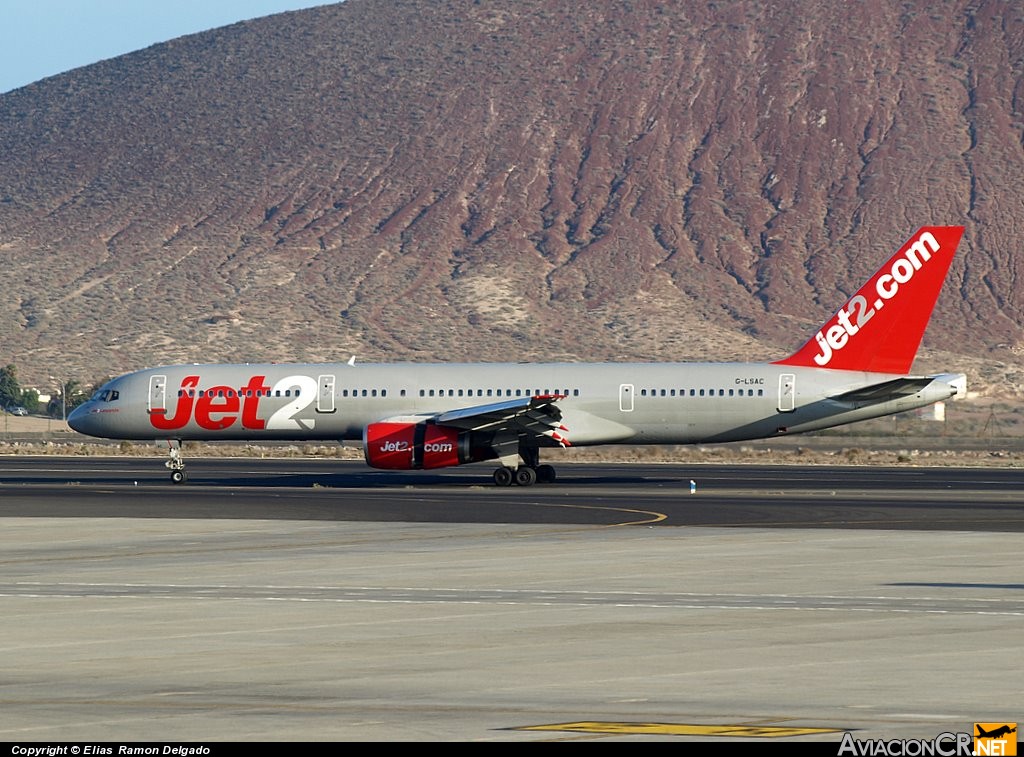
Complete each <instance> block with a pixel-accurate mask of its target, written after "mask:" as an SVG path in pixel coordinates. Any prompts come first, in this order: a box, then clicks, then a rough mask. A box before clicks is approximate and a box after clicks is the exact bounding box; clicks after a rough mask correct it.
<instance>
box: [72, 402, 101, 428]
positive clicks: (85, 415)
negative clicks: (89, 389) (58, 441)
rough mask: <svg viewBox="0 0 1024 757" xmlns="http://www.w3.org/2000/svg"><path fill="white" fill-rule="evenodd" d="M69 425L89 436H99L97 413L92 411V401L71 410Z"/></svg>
mask: <svg viewBox="0 0 1024 757" xmlns="http://www.w3.org/2000/svg"><path fill="white" fill-rule="evenodd" d="M68 425H69V426H71V428H73V429H74V430H75V431H77V432H78V433H80V434H87V435H88V436H99V434H98V433H97V431H98V425H99V424H98V423H97V417H96V414H95V413H93V412H92V403H91V402H86V403H85V404H83V405H79V406H78V407H76V408H75V409H74V410H72V411H71V415H69V416H68Z"/></svg>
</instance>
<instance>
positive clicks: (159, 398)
mask: <svg viewBox="0 0 1024 757" xmlns="http://www.w3.org/2000/svg"><path fill="white" fill-rule="evenodd" d="M148 410H149V412H150V413H153V412H157V413H162V412H164V411H166V410H167V377H166V376H150V377H149V407H148Z"/></svg>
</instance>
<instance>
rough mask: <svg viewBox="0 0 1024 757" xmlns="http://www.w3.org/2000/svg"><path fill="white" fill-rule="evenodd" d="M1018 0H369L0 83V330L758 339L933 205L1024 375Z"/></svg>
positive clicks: (156, 337)
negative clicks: (957, 231)
mask: <svg viewBox="0 0 1024 757" xmlns="http://www.w3.org/2000/svg"><path fill="white" fill-rule="evenodd" d="M1022 135H1024V8H1022V7H1021V6H1019V5H1017V4H1014V3H1006V2H988V1H986V0H970V1H968V0H945V2H933V1H931V0H929V1H928V2H925V1H924V0H920V1H918V2H911V1H909V0H908V1H903V2H899V1H896V0H886V1H882V0H867V1H866V2H858V3H819V2H813V1H811V0H772V1H769V2H749V1H743V2H738V1H732V2H730V1H727V0H709V1H706V2H692V3H691V2H686V3H661V2H655V1H654V0H650V1H647V0H632V1H629V2H627V1H625V0H592V1H591V2H588V3H585V4H580V3H576V2H570V1H569V0H519V1H518V2H515V3H508V2H503V1H499V0H493V1H492V0H477V1H476V2H469V1H468V0H450V1H448V2H439V1H437V0H348V2H345V3H341V4H337V5H328V6H323V7H319V8H313V9H310V10H304V11H299V12H294V13H286V14H281V15H276V16H270V17H266V18H262V19H258V20H255V21H250V22H245V23H239V24H235V25H232V26H228V27H224V28H221V29H216V30H213V31H210V32H206V33H203V34H197V35H193V36H188V37H183V38H180V39H176V40H172V41H170V42H167V43H165V44H160V45H156V46H153V47H150V48H148V49H145V50H142V51H139V52H136V53H132V54H130V55H126V56H123V57H120V58H116V59H112V60H108V61H104V62H101V63H97V64H95V65H92V66H88V67H85V68H81V69H77V70H75V71H71V72H69V73H66V74H63V75H61V76H57V77H53V78H50V79H46V80H43V81H41V82H38V83H36V84H33V85H31V86H28V87H24V88H22V89H19V90H15V91H14V92H10V93H8V94H5V95H2V96H0V259H2V260H3V261H4V279H5V282H6V286H5V289H6V296H5V297H4V298H3V300H2V304H0V307H2V315H0V347H2V349H0V352H2V353H3V354H0V362H2V363H4V364H6V363H8V362H14V363H16V364H17V365H18V367H19V375H20V376H21V377H22V381H23V383H26V384H30V383H32V382H33V381H34V382H36V383H45V381H46V380H47V376H50V375H54V374H55V373H59V374H61V375H68V376H74V377H77V378H80V379H81V380H83V381H88V380H91V379H93V378H96V377H99V376H102V375H109V374H112V373H117V372H121V371H126V370H130V369H133V368H137V367H142V366H145V365H155V364H160V363H165V362H172V361H173V362H179V361H186V362H187V361H216V360H247V361H257V360H277V361H284V360H318V359H342V360H344V359H347V358H348V357H349V355H351V354H353V353H355V354H357V355H358V356H359V358H360V359H361V360H383V361H390V360H399V359H401V360H421V359H442V360H453V361H454V360H534V359H545V360H593V359H613V360H618V359H640V360H683V359H698V360H699V359H716V360H717V359H765V358H772V357H778V356H782V355H784V354H788V353H789V352H790V351H792V350H793V349H795V348H796V347H797V346H799V344H800V343H802V342H803V341H804V340H805V339H806V338H807V337H808V336H809V334H810V333H811V331H812V330H813V329H814V328H816V327H817V326H818V325H819V324H820V323H821V322H822V321H823V320H824V319H825V318H826V317H827V316H828V315H830V314H831V313H832V312H834V310H835V309H836V308H837V307H838V306H839V305H841V304H842V303H843V302H844V299H845V298H846V297H847V296H849V295H850V294H851V293H852V290H853V289H855V288H856V287H857V286H858V285H859V284H860V283H861V282H862V280H864V279H865V278H866V277H867V276H868V275H869V274H870V273H871V272H872V271H873V270H874V269H875V268H876V267H877V266H878V265H879V264H880V263H881V262H882V261H884V259H886V258H887V257H888V255H889V253H890V252H891V251H893V250H895V248H896V247H897V246H899V245H900V244H901V243H902V242H903V241H904V240H905V239H907V238H908V237H909V235H910V234H911V233H912V232H913V231H914V230H915V229H916V228H917V227H918V226H920V225H923V224H965V225H966V227H967V231H966V234H965V237H964V240H963V242H962V243H961V246H960V251H959V254H958V257H957V259H956V260H955V261H954V263H953V270H952V273H951V275H950V279H949V281H948V282H947V286H946V288H945V290H944V292H943V294H942V296H941V298H940V301H939V306H938V310H937V312H936V315H935V317H934V318H933V321H932V325H931V327H930V329H929V332H928V334H927V335H926V338H925V346H926V348H928V351H926V352H925V353H924V356H923V358H922V360H919V364H920V365H921V367H922V369H930V368H932V367H933V366H932V365H931V364H932V363H934V364H935V365H934V367H943V368H949V369H960V370H962V369H964V368H965V367H969V368H970V369H971V370H972V372H973V373H975V374H976V375H978V376H981V377H982V378H984V379H989V380H993V379H992V377H993V376H998V377H1000V378H998V379H995V380H997V381H998V382H999V383H1006V382H1009V383H1013V384H1014V385H1016V383H1018V377H1017V376H1016V373H1015V371H1016V370H1017V369H1018V357H1017V356H1018V354H1019V352H1020V350H1021V345H1022V336H1024V332H1022V325H1024V281H1021V285H1019V284H1018V281H1019V280H1021V279H1020V278H1019V277H1024V260H1022V257H1021V253H1020V245H1021V235H1020V233H1019V229H1020V227H1021V220H1020V219H1022V218H1024V199H1022V198H1024V146H1022Z"/></svg>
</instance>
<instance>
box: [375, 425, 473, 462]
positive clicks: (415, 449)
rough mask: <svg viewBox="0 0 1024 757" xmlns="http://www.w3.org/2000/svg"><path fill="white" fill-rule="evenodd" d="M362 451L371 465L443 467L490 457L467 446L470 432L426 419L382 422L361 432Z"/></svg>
mask: <svg viewBox="0 0 1024 757" xmlns="http://www.w3.org/2000/svg"><path fill="white" fill-rule="evenodd" d="M363 454H364V455H365V456H366V462H367V464H369V465H371V466H373V467H374V468H389V469H392V470H413V469H419V468H447V467H449V466H452V465H462V464H463V463H473V462H477V461H478V460H487V459H489V458H490V457H493V454H491V455H488V454H487V450H474V449H473V448H472V447H471V446H470V432H469V431H463V430H461V429H457V428H449V427H447V426H438V425H436V424H434V423H429V422H426V421H420V422H418V423H416V422H403V421H382V422H381V423H371V424H370V425H369V426H367V427H366V430H365V431H364V432H363Z"/></svg>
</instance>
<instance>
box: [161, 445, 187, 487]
mask: <svg viewBox="0 0 1024 757" xmlns="http://www.w3.org/2000/svg"><path fill="white" fill-rule="evenodd" d="M167 456H168V457H169V458H170V459H169V460H168V461H167V462H165V463H164V466H165V467H167V468H169V469H170V471H171V482H172V483H175V484H183V483H185V480H186V478H187V476H186V475H185V461H184V460H182V459H181V440H180V439H168V440H167Z"/></svg>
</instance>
